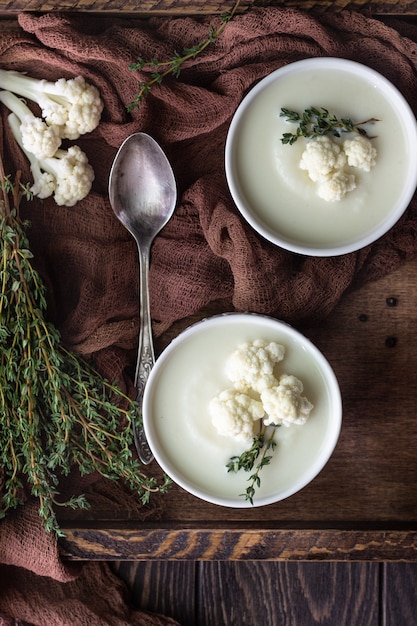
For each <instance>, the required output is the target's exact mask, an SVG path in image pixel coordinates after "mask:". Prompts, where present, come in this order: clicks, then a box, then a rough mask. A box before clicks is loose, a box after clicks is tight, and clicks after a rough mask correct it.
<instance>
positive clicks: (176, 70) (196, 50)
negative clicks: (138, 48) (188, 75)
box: [127, 0, 241, 111]
mask: <svg viewBox="0 0 417 626" xmlns="http://www.w3.org/2000/svg"><path fill="white" fill-rule="evenodd" d="M240 2H241V0H235V4H234V6H233V7H232V9H231V10H230V11H228V12H226V13H222V14H221V15H219V18H220V26H218V27H217V28H215V27H214V26H213V25H210V27H209V32H208V35H207V38H206V39H204V40H202V41H200V42H199V43H197V44H196V45H195V46H192V47H190V48H187V47H184V48H183V49H182V50H181V51H180V52H178V51H174V53H173V56H172V57H171V58H170V59H168V60H166V61H158V60H157V59H152V60H150V61H146V60H145V59H143V58H141V57H139V58H138V59H137V60H136V61H134V62H133V63H130V64H129V69H130V71H132V72H135V71H142V70H146V69H148V68H158V69H157V70H155V71H154V72H152V73H151V77H150V80H147V81H139V83H138V92H137V93H136V94H135V96H134V98H133V100H132V102H130V103H129V104H128V105H127V110H128V111H133V110H134V109H135V108H137V107H139V106H140V104H141V103H142V102H143V100H144V98H146V97H147V96H148V95H149V93H150V91H151V89H152V88H153V87H154V86H155V85H160V84H161V83H162V81H163V80H164V79H165V78H166V77H167V76H170V75H172V76H174V78H178V77H179V75H180V73H181V70H182V67H183V65H184V63H185V62H186V61H189V60H190V59H194V58H195V57H196V56H198V55H199V54H201V53H202V52H203V51H204V50H205V49H206V48H207V47H208V46H210V45H211V44H213V43H215V42H216V41H217V40H218V38H219V37H220V35H221V34H222V32H223V31H224V29H225V28H226V26H227V24H228V23H229V22H230V21H231V20H232V19H233V17H234V16H235V14H236V11H237V10H238V8H239V5H240Z"/></svg>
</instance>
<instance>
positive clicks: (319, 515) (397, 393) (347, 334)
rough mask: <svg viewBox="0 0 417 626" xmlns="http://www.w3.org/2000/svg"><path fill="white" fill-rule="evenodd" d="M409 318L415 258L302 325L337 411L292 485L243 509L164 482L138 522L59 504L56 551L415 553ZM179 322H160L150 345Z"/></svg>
mask: <svg viewBox="0 0 417 626" xmlns="http://www.w3.org/2000/svg"><path fill="white" fill-rule="evenodd" d="M389 298H395V302H396V306H389V305H388V303H387V299H389ZM416 322H417V260H415V261H413V262H410V263H408V264H405V265H403V266H402V267H401V268H400V269H398V270H396V271H394V272H392V273H390V274H389V275H388V276H386V277H385V278H383V279H381V280H379V281H377V282H371V283H369V284H367V285H365V286H363V287H362V288H360V289H357V290H356V291H354V292H352V293H350V294H347V295H346V296H345V297H344V298H343V300H342V302H341V303H340V304H339V306H338V307H337V308H336V310H335V311H334V312H333V313H332V314H331V315H330V316H329V318H328V319H327V320H326V321H325V322H323V323H322V324H320V326H318V327H315V328H309V329H303V332H304V333H305V334H306V335H307V336H309V337H310V338H311V339H312V340H313V341H314V343H315V344H316V345H317V346H318V347H319V348H320V349H321V350H322V351H323V353H324V354H325V355H326V356H327V358H328V359H329V361H330V363H331V364H332V366H333V368H334V369H335V372H336V374H337V377H338V379H339V383H340V386H341V391H342V396H343V404H344V411H343V427H342V433H341V437H340V440H339V443H338V445H337V448H336V450H335V453H334V455H333V457H332V458H331V460H330V461H329V463H328V464H327V466H326V467H325V468H324V470H323V471H322V472H321V474H320V475H319V476H318V477H317V478H316V479H315V480H314V481H313V482H312V483H311V484H310V485H308V486H307V487H305V488H304V489H303V490H302V491H301V492H299V493H298V494H295V495H294V496H292V497H290V498H288V499H287V500H284V501H282V502H279V503H276V504H274V505H269V506H267V507H261V508H254V509H245V510H242V509H228V508H223V507H218V506H215V505H210V504H206V503H204V502H203V501H200V500H198V499H197V498H195V497H194V496H191V495H190V494H187V493H186V492H184V491H183V490H182V489H180V488H179V487H176V486H173V488H172V489H171V491H170V493H169V494H168V495H167V496H164V498H163V506H164V511H163V513H162V518H160V519H152V515H151V517H150V518H149V519H148V520H147V523H146V524H142V523H141V522H140V521H139V520H137V519H135V516H134V515H132V514H128V513H127V512H126V513H123V512H119V513H118V512H115V511H111V510H108V509H94V510H91V511H87V512H76V513H71V512H68V511H63V512H62V515H65V516H66V517H65V518H64V517H62V518H61V524H62V526H63V528H64V530H65V531H66V533H67V537H66V538H65V539H64V540H62V542H61V547H62V550H63V554H64V555H65V557H66V558H73V559H83V558H88V559H90V558H100V559H116V560H117V559H124V558H127V559H144V558H146V559H151V560H152V559H153V560H158V559H173V560H187V559H204V560H223V559H230V560H244V559H247V560H258V559H259V560H262V559H280V560H289V559H290V560H320V561H325V560H351V561H353V560H378V559H381V560H388V561H398V560H410V561H417V455H416V454H415V449H416V442H417V419H416V397H417V393H416V392H417V379H416V376H415V372H416V371H417V340H416ZM188 323H190V320H187V321H184V322H183V323H182V324H176V325H175V326H174V327H173V328H172V329H170V331H169V333H167V334H166V335H165V337H164V338H163V340H162V341H159V342H158V349H161V348H162V347H163V345H165V344H166V343H167V342H169V340H170V337H171V336H173V335H175V334H176V333H178V332H179V331H180V330H181V327H184V326H186V325H187V324H188ZM393 338H394V339H395V342H394V341H393ZM387 340H388V341H387ZM393 343H394V345H392V344H393Z"/></svg>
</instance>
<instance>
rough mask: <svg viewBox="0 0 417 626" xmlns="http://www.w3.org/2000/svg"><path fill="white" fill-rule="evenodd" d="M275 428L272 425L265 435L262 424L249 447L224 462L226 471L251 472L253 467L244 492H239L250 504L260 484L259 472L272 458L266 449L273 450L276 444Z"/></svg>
mask: <svg viewBox="0 0 417 626" xmlns="http://www.w3.org/2000/svg"><path fill="white" fill-rule="evenodd" d="M276 428H278V426H274V427H273V428H272V429H271V431H270V434H269V436H268V437H266V428H265V426H263V427H262V428H261V430H260V431H259V433H258V434H257V435H256V437H254V438H253V440H252V445H251V447H250V448H249V449H248V450H245V451H244V452H242V454H241V455H240V456H232V457H231V459H230V461H229V462H228V463H227V464H226V468H227V471H228V472H238V471H239V470H244V471H245V472H251V471H252V470H253V469H254V468H255V471H254V473H253V474H251V475H250V476H249V478H248V481H249V486H248V487H247V488H246V490H245V493H241V494H240V495H241V496H243V497H244V498H245V500H248V501H249V502H250V503H251V504H253V499H254V497H255V492H256V487H260V485H261V478H260V476H259V473H260V471H261V469H262V468H263V467H265V466H266V465H269V463H270V462H271V459H272V455H270V454H269V455H267V452H268V450H271V451H274V450H275V448H276V445H277V444H276V441H275V440H274V435H275V429H276ZM258 459H259V460H258ZM257 461H258V462H257ZM255 464H256V465H255Z"/></svg>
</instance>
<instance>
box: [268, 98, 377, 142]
mask: <svg viewBox="0 0 417 626" xmlns="http://www.w3.org/2000/svg"><path fill="white" fill-rule="evenodd" d="M280 117H285V118H286V119H287V121H288V122H292V123H294V124H298V126H297V129H296V132H295V133H283V135H282V137H281V141H282V143H283V144H289V145H292V144H293V143H295V142H296V141H297V139H298V138H299V137H307V138H308V137H319V136H322V135H328V134H332V135H334V136H335V137H340V135H341V133H357V134H359V135H363V136H365V137H367V136H368V133H367V132H366V130H365V129H364V128H362V127H363V126H364V125H365V124H369V123H371V122H378V121H379V120H377V119H375V118H373V117H372V118H370V119H368V120H365V121H363V122H353V121H352V120H351V119H348V118H341V119H339V118H338V117H336V115H334V114H331V113H329V111H328V110H327V109H325V108H324V107H319V108H317V107H310V108H308V109H305V110H304V111H303V113H298V112H297V111H291V110H290V109H286V108H282V109H281V112H280Z"/></svg>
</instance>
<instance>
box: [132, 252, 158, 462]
mask: <svg viewBox="0 0 417 626" xmlns="http://www.w3.org/2000/svg"><path fill="white" fill-rule="evenodd" d="M138 251H139V281H140V283H139V284H140V287H139V315H140V327H139V345H138V357H137V362H136V373H135V387H136V391H137V398H136V399H137V402H138V404H139V411H140V412H141V413H142V402H143V393H144V391H145V385H146V383H147V381H148V377H149V373H150V371H151V369H152V368H153V366H154V364H155V355H154V349H153V340H152V324H151V312H150V306H149V256H150V247H149V246H147V247H144V246H143V245H141V246H139V244H138ZM133 436H134V441H135V446H136V450H137V453H138V456H139V458H140V460H141V461H142V463H144V464H145V465H148V463H150V462H151V461H152V460H153V454H152V451H151V449H150V447H149V444H148V442H147V440H146V436H145V432H144V430H143V428H138V427H137V425H136V424H135V423H134V424H133Z"/></svg>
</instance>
